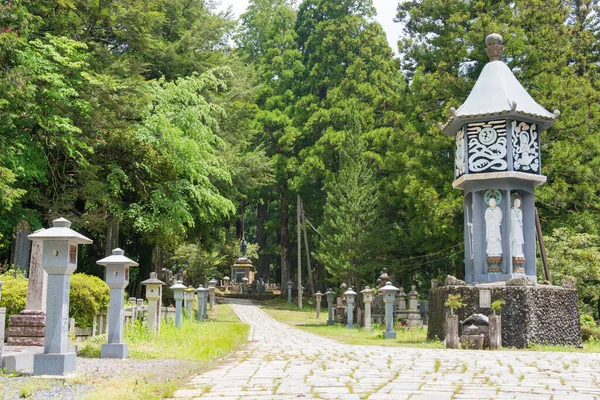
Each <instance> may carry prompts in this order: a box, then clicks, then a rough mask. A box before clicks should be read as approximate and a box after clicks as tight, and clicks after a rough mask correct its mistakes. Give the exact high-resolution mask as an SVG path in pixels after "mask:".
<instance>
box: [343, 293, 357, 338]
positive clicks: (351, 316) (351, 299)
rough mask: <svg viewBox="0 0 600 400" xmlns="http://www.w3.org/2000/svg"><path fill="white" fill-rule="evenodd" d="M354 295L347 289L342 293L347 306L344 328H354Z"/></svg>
mask: <svg viewBox="0 0 600 400" xmlns="http://www.w3.org/2000/svg"><path fill="white" fill-rule="evenodd" d="M356 294H357V293H356V292H355V291H354V290H352V288H348V290H347V291H345V292H344V297H345V298H346V304H347V305H348V323H347V324H346V328H354V299H355V298H356Z"/></svg>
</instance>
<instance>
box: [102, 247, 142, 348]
mask: <svg viewBox="0 0 600 400" xmlns="http://www.w3.org/2000/svg"><path fill="white" fill-rule="evenodd" d="M96 263H97V264H99V265H102V266H104V267H105V269H106V273H105V276H106V284H107V285H108V287H109V288H110V304H109V307H108V343H105V344H103V345H102V348H101V350H100V357H102V358H127V353H128V346H127V343H123V323H124V322H125V321H124V319H125V317H124V315H125V314H124V312H125V309H124V304H123V298H124V297H125V288H126V287H127V285H128V284H129V267H137V266H138V263H136V262H135V261H133V260H130V259H129V258H127V257H125V252H124V251H123V250H121V249H119V248H116V249H114V250H113V251H112V255H111V256H108V257H106V258H103V259H101V260H98V261H96Z"/></svg>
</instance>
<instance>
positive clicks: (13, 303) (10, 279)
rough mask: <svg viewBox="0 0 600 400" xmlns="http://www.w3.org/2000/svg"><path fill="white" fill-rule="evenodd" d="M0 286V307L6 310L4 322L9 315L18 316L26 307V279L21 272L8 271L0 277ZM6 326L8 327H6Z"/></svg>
mask: <svg viewBox="0 0 600 400" xmlns="http://www.w3.org/2000/svg"><path fill="white" fill-rule="evenodd" d="M0 282H4V285H2V297H1V298H0V307H4V308H6V322H7V323H8V318H9V317H10V316H11V315H15V314H19V313H20V312H21V311H23V310H24V309H25V306H26V305H27V282H28V281H27V279H26V278H25V276H23V274H22V272H21V271H17V272H16V276H15V271H14V270H12V271H9V272H7V273H5V274H2V275H0ZM6 326H8V325H6Z"/></svg>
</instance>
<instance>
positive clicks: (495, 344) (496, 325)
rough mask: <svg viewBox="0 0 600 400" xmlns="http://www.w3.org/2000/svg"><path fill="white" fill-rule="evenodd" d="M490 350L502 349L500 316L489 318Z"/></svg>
mask: <svg viewBox="0 0 600 400" xmlns="http://www.w3.org/2000/svg"><path fill="white" fill-rule="evenodd" d="M489 333H490V349H492V350H500V348H501V347H502V317H501V316H500V315H495V314H494V315H490V316H489Z"/></svg>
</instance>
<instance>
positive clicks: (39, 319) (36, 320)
mask: <svg viewBox="0 0 600 400" xmlns="http://www.w3.org/2000/svg"><path fill="white" fill-rule="evenodd" d="M25 312H26V311H23V312H22V313H21V314H18V315H11V316H10V318H9V319H8V326H31V327H44V326H46V315H44V314H43V313H42V314H37V315H32V314H25Z"/></svg>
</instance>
